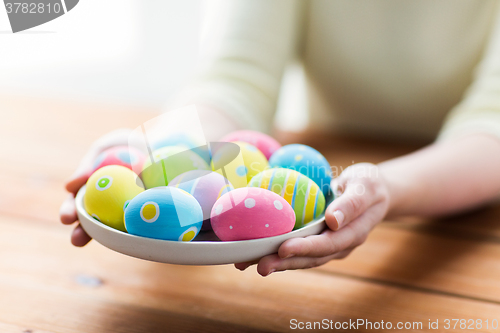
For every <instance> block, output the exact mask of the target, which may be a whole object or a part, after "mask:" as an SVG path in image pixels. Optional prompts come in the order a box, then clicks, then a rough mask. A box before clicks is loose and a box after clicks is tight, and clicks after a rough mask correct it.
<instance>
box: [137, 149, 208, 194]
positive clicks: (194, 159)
mask: <svg viewBox="0 0 500 333" xmlns="http://www.w3.org/2000/svg"><path fill="white" fill-rule="evenodd" d="M152 155H153V158H154V161H153V163H151V159H150V157H147V159H146V162H144V166H143V168H142V172H141V178H142V180H143V181H144V185H146V188H148V189H149V188H153V187H157V186H167V185H168V183H169V182H170V181H172V180H173V179H174V178H175V177H177V176H178V175H180V174H182V173H184V172H186V171H191V170H210V167H209V165H208V163H207V162H206V161H205V160H204V159H202V158H201V157H200V156H199V155H198V154H196V153H194V152H192V151H191V150H186V149H185V148H182V147H177V146H172V147H163V148H160V149H157V150H155V151H153V153H152Z"/></svg>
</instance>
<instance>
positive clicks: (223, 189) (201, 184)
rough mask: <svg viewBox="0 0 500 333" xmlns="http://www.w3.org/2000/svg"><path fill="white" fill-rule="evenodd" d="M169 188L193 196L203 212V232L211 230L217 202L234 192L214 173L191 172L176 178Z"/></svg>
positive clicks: (223, 179) (229, 185) (231, 187)
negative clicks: (211, 215) (213, 211)
mask: <svg viewBox="0 0 500 333" xmlns="http://www.w3.org/2000/svg"><path fill="white" fill-rule="evenodd" d="M168 186H173V187H178V188H180V189H182V190H184V191H186V192H188V193H189V194H191V195H192V196H193V197H194V198H195V199H196V201H198V203H199V204H200V206H201V209H202V210H203V226H202V228H201V229H202V230H211V229H212V228H211V226H210V213H211V211H212V207H213V206H214V204H215V202H216V201H217V200H218V199H219V198H220V197H221V196H223V195H224V194H226V193H228V192H229V191H231V190H233V189H234V188H233V185H231V183H230V182H229V181H228V180H227V179H226V178H224V177H223V176H221V175H219V174H218V173H216V172H213V171H205V170H191V171H188V172H185V173H183V174H180V175H179V176H177V177H175V178H174V179H173V180H172V181H171V182H170V183H169V184H168Z"/></svg>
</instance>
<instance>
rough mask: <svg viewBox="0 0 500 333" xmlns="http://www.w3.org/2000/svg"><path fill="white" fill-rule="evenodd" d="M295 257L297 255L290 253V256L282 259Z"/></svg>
mask: <svg viewBox="0 0 500 333" xmlns="http://www.w3.org/2000/svg"><path fill="white" fill-rule="evenodd" d="M294 255H295V254H293V253H290V254H288V255H287V256H286V257H283V258H282V259H288V258H291V257H293V256H294Z"/></svg>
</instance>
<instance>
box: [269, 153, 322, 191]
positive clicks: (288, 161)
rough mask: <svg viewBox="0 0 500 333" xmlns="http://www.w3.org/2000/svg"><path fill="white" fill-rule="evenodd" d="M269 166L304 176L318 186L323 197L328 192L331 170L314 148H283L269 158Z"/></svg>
mask: <svg viewBox="0 0 500 333" xmlns="http://www.w3.org/2000/svg"><path fill="white" fill-rule="evenodd" d="M269 165H270V166H271V167H272V168H274V167H279V168H287V169H292V170H295V171H298V172H300V173H302V174H304V175H306V176H307V177H309V178H310V179H312V180H313V181H314V182H315V183H316V184H317V185H318V186H319V188H320V189H321V191H322V192H323V194H324V195H325V196H326V195H327V194H328V192H329V191H330V183H331V181H332V169H331V168H330V164H329V163H328V161H327V160H326V158H325V157H324V156H323V155H321V154H320V152H319V151H317V150H316V149H314V148H311V147H309V146H306V145H301V144H291V145H286V146H283V147H281V148H280V149H278V150H277V151H276V152H275V153H274V154H273V156H271V159H270V160H269Z"/></svg>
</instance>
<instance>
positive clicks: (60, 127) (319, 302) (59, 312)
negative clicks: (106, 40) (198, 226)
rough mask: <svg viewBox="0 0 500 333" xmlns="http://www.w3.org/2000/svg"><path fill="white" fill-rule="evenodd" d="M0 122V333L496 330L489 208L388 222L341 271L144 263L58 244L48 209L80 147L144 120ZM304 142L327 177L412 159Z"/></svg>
mask: <svg viewBox="0 0 500 333" xmlns="http://www.w3.org/2000/svg"><path fill="white" fill-rule="evenodd" d="M0 112H1V115H2V121H0V138H1V141H0V142H1V146H0V170H1V172H0V179H1V182H2V183H1V184H2V186H0V332H26V333H27V332H32V333H35V332H36V333H38V332H193V331H200V332H263V331H289V330H290V328H291V321H292V326H293V323H294V321H293V320H294V319H295V320H296V323H297V324H298V323H299V322H303V323H304V324H305V323H306V322H314V321H322V320H323V319H325V320H332V321H333V325H335V323H336V322H339V323H342V322H349V320H351V321H356V320H358V319H363V320H366V321H371V322H372V324H374V325H376V324H375V322H379V323H380V322H381V321H382V320H383V321H384V323H387V322H388V321H390V322H391V323H392V324H393V327H395V326H396V325H397V323H398V322H403V323H405V322H410V323H413V322H422V329H417V328H416V327H414V328H415V329H414V331H428V323H429V320H431V321H432V322H435V321H436V320H439V327H440V330H439V331H444V325H445V322H444V321H445V320H446V319H450V320H452V319H466V320H469V319H474V320H476V319H481V320H483V324H482V326H483V328H482V329H474V331H475V332H478V331H481V332H486V331H497V332H498V331H500V327H499V329H497V330H493V329H492V328H491V324H492V320H494V319H496V320H497V321H500V223H499V219H500V207H492V208H488V209H484V210H482V211H479V212H475V213H471V214H469V215H466V216H459V217H453V218H449V219H447V220H441V221H429V220H418V219H408V220H406V221H399V222H396V221H387V222H384V223H382V224H381V225H379V226H378V227H377V228H376V229H375V230H374V231H373V232H372V233H371V235H370V236H369V238H368V240H367V242H366V243H365V244H364V245H363V246H361V247H359V248H358V249H356V250H355V251H354V252H353V253H352V254H351V255H350V256H349V257H348V258H347V259H345V260H341V261H332V262H330V263H328V264H326V265H324V266H322V267H319V268H315V269H309V270H300V271H290V272H285V273H275V274H272V275H271V276H269V277H267V278H262V277H260V276H259V275H258V274H257V273H256V271H255V268H250V269H248V270H247V271H245V272H240V271H238V270H236V269H235V268H234V267H233V266H231V265H228V266H214V267H189V266H174V265H165V264H158V263H152V262H148V261H143V260H139V259H135V258H131V257H127V256H124V255H121V254H119V253H116V252H113V251H111V250H108V249H107V248H104V247H103V246H101V245H100V244H98V243H97V242H95V241H94V242H91V243H90V244H89V245H88V246H86V247H84V248H75V247H73V246H71V245H70V243H69V234H70V232H71V229H72V228H70V227H68V226H63V225H62V224H60V223H59V220H58V210H59V205H60V203H61V202H62V201H63V199H64V198H65V197H66V193H65V192H64V190H63V183H64V180H65V179H67V178H68V177H69V176H70V175H71V173H72V172H73V170H74V169H75V167H76V166H77V164H78V162H79V159H80V158H81V157H82V155H83V153H84V152H85V151H86V149H87V148H88V146H89V144H90V143H91V142H92V141H93V140H94V139H96V138H97V137H99V136H100V135H102V134H104V133H106V132H107V131H109V130H111V129H114V128H117V127H125V126H126V127H135V126H137V125H139V124H140V123H141V122H143V121H146V120H148V119H150V118H151V117H153V116H154V115H155V114H156V112H157V111H156V110H139V109H134V108H123V107H116V106H106V105H102V104H98V105H94V104H92V103H88V104H81V103H74V102H68V101H66V102H65V101H61V100H59V101H50V100H43V99H34V98H26V97H20V96H19V97H12V96H9V97H7V96H0ZM322 141H323V140H322ZM313 144H314V145H315V146H316V147H317V148H318V149H320V150H321V151H322V152H323V153H324V154H325V155H326V156H327V158H328V159H329V161H330V162H331V163H332V165H334V166H338V167H346V166H348V165H350V164H351V163H352V161H354V162H364V161H369V162H379V161H382V160H384V159H387V158H390V157H393V156H397V155H399V154H403V153H406V152H409V151H411V150H413V149H415V148H416V146H415V145H403V144H398V145H395V144H387V143H385V144H382V143H374V142H369V141H353V140H340V139H332V140H330V144H329V145H328V146H327V145H325V144H322V145H318V141H316V143H313ZM487 319H488V320H489V327H490V328H489V329H486V320H487ZM469 324H470V322H467V325H469ZM337 325H338V324H337ZM344 325H345V324H344ZM499 325H500V323H499ZM451 326H452V327H451V328H453V322H451ZM334 327H335V326H334ZM471 327H474V328H476V327H475V326H471ZM351 328H352V326H351ZM368 328H369V327H368ZM358 330H359V331H366V330H367V329H366V326H362V327H359V329H358ZM412 330H413V329H409V330H408V331H412ZM351 331H355V330H354V329H351ZM378 331H382V330H378ZM395 331H397V330H395ZM446 331H450V332H453V331H456V332H458V331H463V330H461V329H460V323H459V324H458V325H457V326H456V327H455V329H450V330H446Z"/></svg>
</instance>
